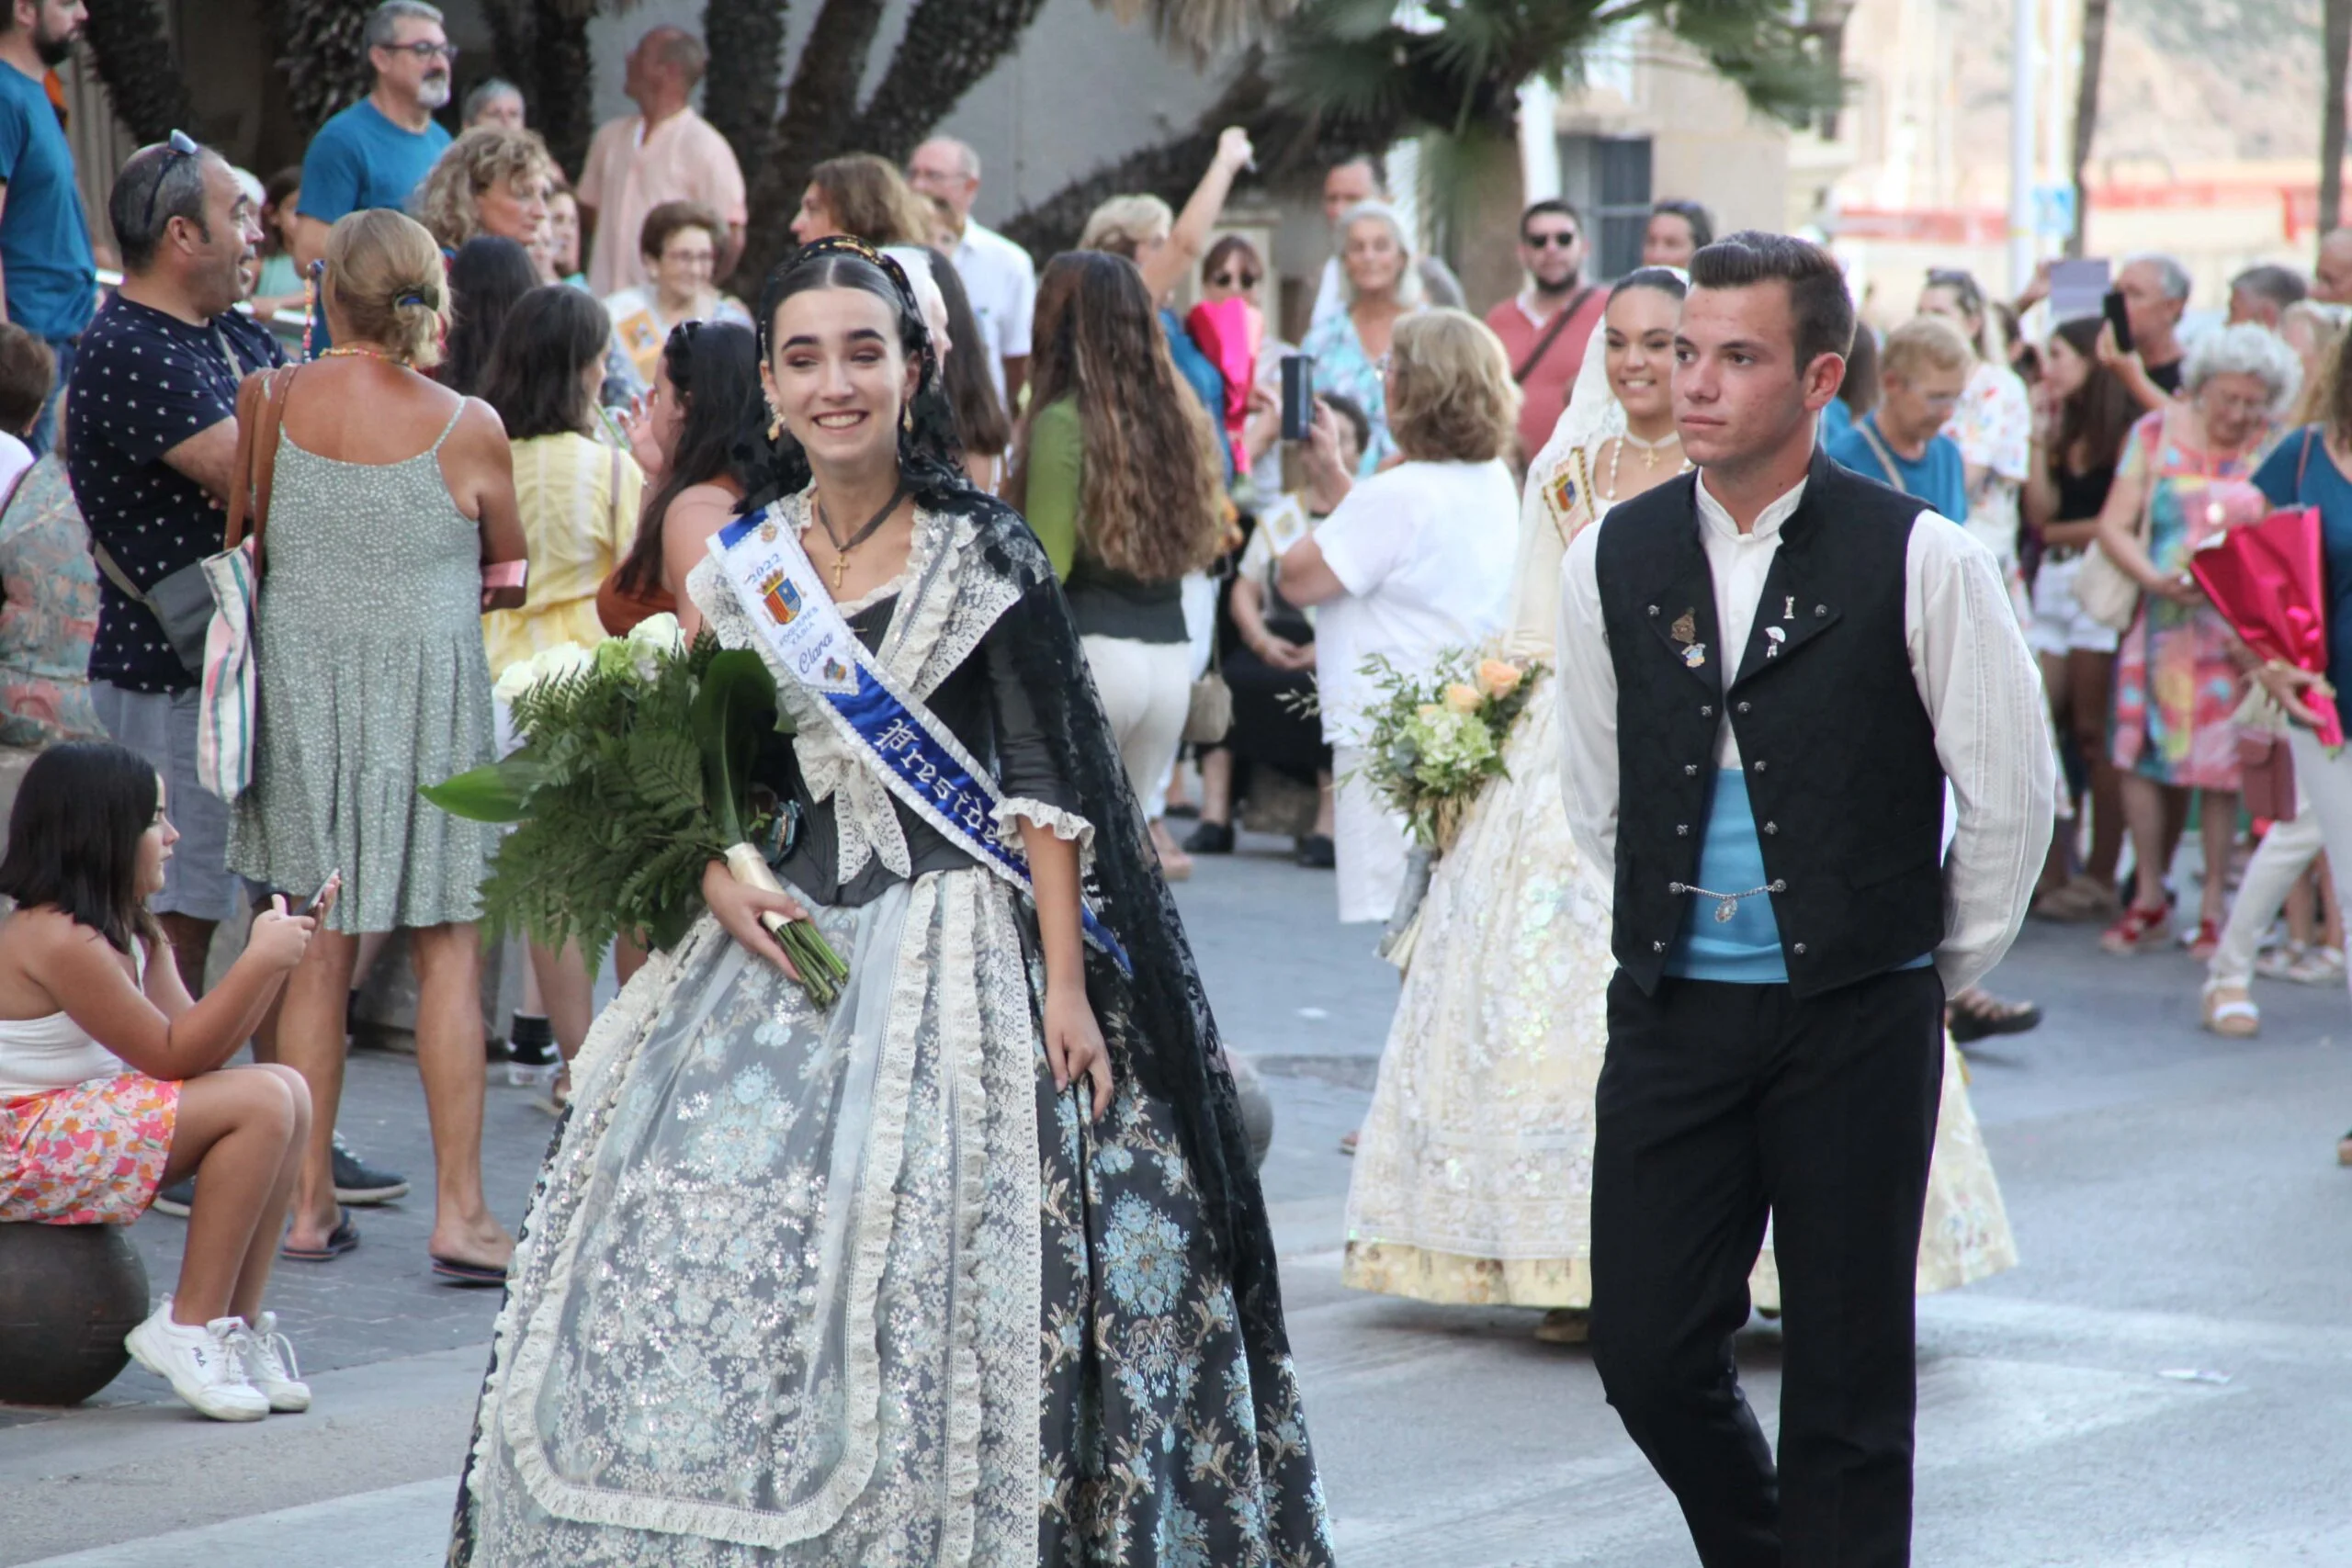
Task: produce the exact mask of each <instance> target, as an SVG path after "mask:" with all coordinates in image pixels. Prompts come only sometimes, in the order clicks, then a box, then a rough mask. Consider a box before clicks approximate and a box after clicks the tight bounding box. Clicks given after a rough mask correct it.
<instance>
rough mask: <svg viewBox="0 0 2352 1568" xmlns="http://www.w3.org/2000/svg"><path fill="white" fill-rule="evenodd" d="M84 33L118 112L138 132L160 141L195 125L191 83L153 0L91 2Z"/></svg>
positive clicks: (93, 58) (131, 130)
mask: <svg viewBox="0 0 2352 1568" xmlns="http://www.w3.org/2000/svg"><path fill="white" fill-rule="evenodd" d="M82 37H83V39H85V41H87V43H88V44H89V46H90V62H91V64H92V65H94V66H96V69H97V73H98V80H99V81H101V82H103V83H105V84H106V88H107V96H108V97H110V98H112V99H113V100H114V112H115V113H116V114H118V115H119V116H121V117H122V123H123V124H125V125H127V126H129V127H130V133H131V134H132V135H133V136H136V137H137V138H139V140H140V141H142V142H148V141H162V140H164V138H165V137H166V136H169V135H170V134H171V133H172V131H173V130H174V129H175V128H176V127H186V126H192V125H193V124H194V123H195V120H196V111H195V109H194V107H193V106H191V105H190V104H189V102H188V96H187V84H186V83H185V82H183V81H182V80H181V79H180V70H179V63H178V62H177V61H176V60H175V58H174V57H173V51H172V42H171V39H169V38H167V37H165V36H164V17H163V13H162V11H161V10H159V9H158V8H157V7H156V6H155V3H154V0H90V17H89V20H88V21H87V22H86V23H85V24H84V26H83V28H82Z"/></svg>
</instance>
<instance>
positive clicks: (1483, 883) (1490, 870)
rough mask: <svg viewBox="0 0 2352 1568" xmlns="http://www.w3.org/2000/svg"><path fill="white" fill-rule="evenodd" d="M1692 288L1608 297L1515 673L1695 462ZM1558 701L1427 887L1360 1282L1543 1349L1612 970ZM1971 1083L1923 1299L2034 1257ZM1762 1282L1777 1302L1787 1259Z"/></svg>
mask: <svg viewBox="0 0 2352 1568" xmlns="http://www.w3.org/2000/svg"><path fill="white" fill-rule="evenodd" d="M1684 291H1685V285H1684V282H1683V279H1682V276H1681V275H1680V274H1679V273H1678V272H1674V271H1671V270H1669V269H1667V268H1664V267H1645V268H1643V269H1641V270H1640V271H1638V272H1635V273H1634V274H1632V275H1630V276H1627V277H1626V278H1625V279H1623V281H1622V282H1620V283H1619V284H1618V285H1617V286H1616V288H1614V289H1613V290H1612V291H1611V296H1610V299H1609V304H1608V308H1607V310H1606V311H1605V312H1604V313H1603V316H1602V319H1601V324H1600V327H1599V329H1597V330H1596V331H1595V332H1594V333H1593V337H1592V343H1591V346H1590V347H1589V348H1588V349H1587V351H1586V354H1585V360H1584V366H1583V368H1582V370H1581V371H1580V373H1579V375H1578V377H1577V387H1576V389H1575V391H1574V393H1573V394H1572V395H1571V396H1570V398H1569V400H1568V407H1567V412H1566V413H1565V414H1563V415H1562V416H1561V419H1560V423H1559V424H1558V425H1557V426H1556V427H1555V430H1554V432H1553V435H1552V439H1551V440H1550V441H1549V442H1548V443H1546V444H1545V446H1544V450H1543V452H1542V453H1541V454H1540V455H1539V456H1538V457H1537V458H1536V460H1535V462H1534V463H1533V464H1532V466H1531V467H1530V468H1529V469H1528V478H1527V490H1526V492H1525V499H1524V502H1523V504H1522V508H1521V534H1520V553H1519V562H1518V568H1517V571H1516V575H1515V578H1514V582H1513V610H1512V615H1511V624H1510V632H1509V633H1508V634H1507V636H1508V640H1507V642H1506V644H1505V646H1504V649H1503V651H1504V654H1505V655H1506V657H1508V658H1510V659H1511V660H1517V661H1521V662H1522V663H1525V662H1530V661H1534V662H1541V661H1547V660H1550V659H1551V657H1552V649H1553V634H1554V625H1555V615H1556V611H1557V607H1558V603H1559V583H1560V561H1561V558H1562V556H1563V555H1564V553H1565V552H1566V546H1567V541H1568V540H1569V539H1570V538H1572V537H1574V536H1575V535H1576V534H1577V531H1578V530H1580V529H1582V528H1585V527H1587V526H1589V525H1591V524H1593V523H1597V522H1599V521H1600V519H1601V518H1602V517H1603V516H1605V515H1607V513H1608V512H1609V509H1610V508H1611V506H1613V505H1615V504H1616V503H1617V502H1621V501H1624V500H1628V499H1630V498H1631V497H1633V496H1635V495H1639V494H1640V493H1642V492H1643V491H1645V490H1648V489H1650V488H1651V487H1652V486H1655V485H1658V484H1663V483H1664V482H1665V481H1666V480H1668V479H1671V478H1672V477H1674V476H1675V475H1676V474H1679V473H1680V472H1682V471H1683V470H1684V469H1685V468H1688V466H1689V465H1688V464H1687V463H1686V462H1685V461H1684V459H1683V457H1682V451H1681V445H1680V441H1679V436H1678V435H1677V433H1676V429H1675V423H1674V407H1673V393H1672V387H1671V379H1672V375H1673V368H1674V332H1675V323H1676V321H1677V320H1678V318H1679V314H1680V310H1681V299H1682V296H1683V293H1684ZM1555 706H1556V704H1555V703H1553V702H1552V701H1551V700H1549V698H1548V696H1546V695H1543V694H1539V695H1538V696H1537V697H1536V698H1535V700H1534V701H1532V702H1531V703H1529V704H1528V705H1527V708H1526V710H1525V712H1524V714H1523V715H1522V716H1521V719H1520V722H1519V725H1518V727H1517V728H1515V729H1514V730H1513V731H1512V733H1511V737H1510V741H1509V743H1508V746H1507V750H1506V752H1505V755H1506V759H1507V761H1508V763H1509V768H1510V771H1509V773H1508V774H1507V776H1505V777H1503V778H1500V779H1498V780H1496V781H1495V782H1494V783H1493V784H1489V785H1488V786H1487V789H1486V791H1485V793H1484V794H1482V795H1480V796H1479V798H1478V800H1477V802H1476V805H1474V806H1473V807H1471V809H1470V812H1469V814H1468V816H1467V818H1466V819H1465V821H1464V826H1463V829H1462V832H1461V836H1460V838H1459V839H1458V840H1456V842H1455V844H1454V846H1453V849H1452V850H1450V851H1448V852H1446V854H1445V855H1444V856H1443V857H1442V859H1440V860H1439V862H1438V863H1437V868H1436V871H1435V873H1434V874H1433V875H1432V877H1431V879H1430V890H1429V894H1428V897H1427V898H1426V899H1425V900H1424V902H1423V903H1422V906H1421V910H1420V929H1419V934H1418V936H1417V937H1416V938H1415V940H1414V942H1413V944H1412V947H1411V949H1410V955H1411V956H1410V961H1409V965H1408V969H1407V971H1406V976H1405V988H1404V992H1403V995H1402V997H1401V998H1399V1000H1398V1002H1397V1016H1396V1020H1395V1021H1394V1022H1393V1024H1392V1025H1391V1026H1390V1030H1389V1035H1388V1045H1387V1048H1386V1051H1385V1054H1384V1055H1382V1058H1381V1066H1380V1081H1379V1084H1378V1087H1377V1088H1376V1089H1374V1094H1373V1102H1372V1110H1371V1112H1370V1114H1369V1115H1368V1116H1367V1117H1366V1118H1365V1120H1364V1123H1363V1131H1362V1134H1361V1136H1360V1138H1359V1141H1358V1145H1357V1150H1356V1166H1355V1172H1354V1177H1353V1179H1352V1180H1351V1183H1350V1186H1349V1190H1348V1220H1347V1237H1348V1240H1347V1255H1346V1261H1345V1263H1344V1266H1343V1272H1342V1275H1341V1278H1342V1279H1343V1280H1345V1281H1346V1283H1348V1284H1350V1285H1352V1286H1355V1287H1356V1288H1357V1289H1359V1290H1366V1291H1376V1292H1383V1293H1385V1294H1388V1295H1398V1296H1409V1297H1412V1298H1414V1299H1416V1300H1419V1301H1428V1302H1442V1303H1465V1304H1475V1305H1509V1306H1540V1307H1546V1308H1549V1309H1551V1310H1550V1311H1548V1312H1547V1313H1546V1314H1545V1315H1544V1320H1543V1322H1542V1323H1541V1324H1539V1325H1537V1328H1536V1330H1535V1332H1536V1336H1537V1337H1539V1338H1542V1339H1546V1340H1550V1341H1552V1342H1554V1343H1556V1344H1577V1343H1581V1342H1582V1341H1583V1339H1584V1337H1585V1309H1586V1308H1587V1307H1589V1305H1590V1303H1591V1301H1592V1277H1591V1272H1590V1268H1589V1263H1590V1258H1591V1240H1592V1233H1591V1207H1592V1135H1593V1094H1594V1090H1595V1089H1596V1087H1597V1086H1598V1084H1599V1082H1600V1063H1601V1056H1602V1053H1603V1051H1604V1048H1605V1046H1606V1043H1607V1040H1608V1028H1607V993H1608V988H1609V978H1610V975H1611V971H1612V969H1613V967H1614V964H1613V963H1612V961H1611V957H1610V953H1609V929H1610V905H1609V897H1610V895H1609V884H1608V877H1607V875H1606V874H1602V875H1600V876H1598V877H1594V876H1591V875H1590V874H1589V873H1588V872H1587V870H1586V868H1585V867H1584V866H1583V864H1582V863H1581V862H1580V860H1579V859H1578V857H1577V851H1576V846H1575V844H1574V843H1573V842H1572V841H1571V840H1569V837H1568V828H1567V818H1566V812H1565V809H1564V807H1562V805H1561V802H1560V784H1559V770H1558V765H1557V758H1558V755H1559V740H1558V738H1557V730H1556V728H1555V723H1554V709H1555ZM1946 1049H1947V1051H1948V1052H1949V1051H1950V1049H1951V1048H1950V1046H1949V1045H1947V1047H1946ZM1965 1077H1966V1075H1965V1070H1964V1069H1963V1068H1962V1066H1960V1064H1959V1061H1958V1059H1957V1055H1956V1054H1955V1055H1951V1056H1948V1058H1947V1060H1946V1062H1945V1076H1944V1091H1943V1104H1942V1111H1941V1120H1940V1121H1939V1124H1938V1131H1937V1138H1936V1151H1935V1160H1934V1164H1933V1166H1932V1168H1931V1169H1930V1172H1929V1177H1928V1216H1927V1225H1926V1230H1925V1232H1924V1236H1923V1240H1922V1242H1921V1245H1920V1250H1919V1271H1918V1285H1919V1288H1920V1289H1921V1290H1922V1291H1937V1290H1944V1289H1948V1288H1950V1287H1951V1286H1954V1285H1960V1284H1964V1283H1966V1282H1967V1281H1969V1280H1975V1279H1981V1278H1983V1277H1984V1276H1985V1275H1988V1274H1993V1273H1997V1272H1999V1271H2000V1270H2001V1269H2007V1268H2009V1267H2012V1266H2013V1265H2014V1264H2015V1263H2016V1261H2017V1253H2016V1248H2015V1246H2014V1244H2013V1243H2012V1241H2011V1239H2010V1235H2009V1228H2008V1220H2007V1214H2006V1213H2005V1212H2004V1210H2003V1209H2002V1206H2001V1196H2000V1190H1999V1188H1998V1187H1997V1186H1996V1184H1995V1182H1994V1179H1993V1170H1992V1166H1991V1163H1990V1161H1989V1160H1988V1159H1987V1157H1986V1156H1985V1146H1984V1141H1983V1139H1982V1138H1981V1137H1980V1136H1979V1135H1978V1133H1977V1127H1976V1119H1975V1115H1974V1113H1973V1111H1971V1109H1970V1108H1969V1104H1968V1091H1967V1089H1966V1088H1965ZM1750 1291H1751V1293H1752V1294H1753V1296H1754V1299H1755V1301H1756V1304H1757V1305H1758V1307H1759V1308H1761V1309H1762V1310H1764V1311H1766V1312H1772V1311H1776V1310H1777V1309H1778V1308H1779V1305H1780V1280H1779V1276H1778V1274H1777V1273H1776V1272H1775V1270H1774V1267H1773V1263H1772V1256H1771V1253H1770V1249H1769V1246H1768V1248H1767V1250H1766V1252H1765V1254H1764V1256H1763V1258H1762V1260H1761V1261H1760V1262H1758V1265H1757V1269H1756V1274H1755V1277H1754V1278H1753V1279H1752V1280H1751V1281H1750Z"/></svg>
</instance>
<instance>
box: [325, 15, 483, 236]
mask: <svg viewBox="0 0 2352 1568" xmlns="http://www.w3.org/2000/svg"><path fill="white" fill-rule="evenodd" d="M361 36H362V38H363V39H365V40H366V42H367V45H368V66H369V67H370V68H371V69H372V70H373V71H374V72H375V73H376V80H375V85H373V86H372V87H370V88H369V89H368V96H366V97H364V98H362V99H360V100H359V101H358V102H357V103H356V104H354V105H352V106H351V107H349V108H347V109H345V110H344V111H343V112H342V113H341V114H338V115H336V116H334V118H331V119H329V120H328V121H327V122H326V124H324V125H322V126H321V127H319V133H318V135H316V136H315V137H312V138H311V150H310V152H307V153H305V154H304V155H303V158H302V199H301V204H300V208H299V209H297V212H296V217H295V225H294V260H295V263H296V265H300V267H301V268H302V269H303V270H304V271H305V272H307V271H308V270H309V269H310V265H311V263H312V262H314V261H316V260H318V259H319V257H321V256H322V255H324V254H326V249H327V231H328V230H329V229H332V228H334V225H335V221H336V220H338V219H341V218H344V217H345V216H347V215H349V214H351V213H354V212H361V211H365V210H366V209H368V208H371V207H390V208H396V209H406V207H407V206H408V198H409V196H410V194H411V193H412V192H413V191H414V190H415V189H416V187H417V186H419V185H421V184H423V183H424V176H425V175H426V174H427V173H429V172H430V171H431V170H432V168H433V165H434V163H435V161H436V160H437V159H439V157H440V156H441V153H442V150H443V149H444V148H446V147H447V146H448V145H449V133H448V132H447V130H443V129H442V128H441V126H440V125H439V124H438V123H437V122H435V119H434V118H433V111H434V110H435V109H437V108H439V107H441V106H442V105H444V104H446V103H447V102H448V101H449V73H450V70H451V68H452V67H453V66H455V65H456V63H457V60H458V51H457V49H456V47H455V46H453V45H452V44H451V43H450V42H449V37H448V35H447V33H445V32H443V31H442V30H441V13H440V11H439V10H438V9H437V8H435V7H434V6H427V5H425V4H424V0H384V3H383V4H382V5H380V6H377V7H376V8H375V10H373V11H371V12H369V13H368V26H367V29H366V31H365V32H364V33H363V34H362V35H361Z"/></svg>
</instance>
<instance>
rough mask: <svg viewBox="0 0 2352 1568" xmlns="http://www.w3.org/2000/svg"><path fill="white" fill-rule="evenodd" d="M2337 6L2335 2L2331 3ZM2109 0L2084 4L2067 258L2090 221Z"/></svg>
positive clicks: (2079, 250) (2080, 245)
mask: <svg viewBox="0 0 2352 1568" xmlns="http://www.w3.org/2000/svg"><path fill="white" fill-rule="evenodd" d="M2330 3H2331V4H2333V3H2335V0H2330ZM2107 5H2108V0H2083V68H2082V75H2081V76H2080V77H2079V78H2078V79H2077V80H2076V81H2075V145H2074V149H2073V156H2072V159H2071V177H2072V179H2073V181H2074V185H2075V231H2074V232H2073V233H2071V234H2069V235H2067V236H2066V254H2068V255H2070V256H2079V255H2081V254H2083V231H2084V226H2085V225H2086V224H2087V223H2088V222H2089V221H2090V207H2091V198H2090V190H2089V187H2087V186H2085V185H2084V183H2083V171H2084V170H2085V169H2086V168H2088V167H2090V162H2091V137H2092V135H2093V133H2095V132H2096V131H2097V130H2098V73H2099V62H2100V61H2101V59H2103V58H2104V57H2105V56H2106V53H2107Z"/></svg>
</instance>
